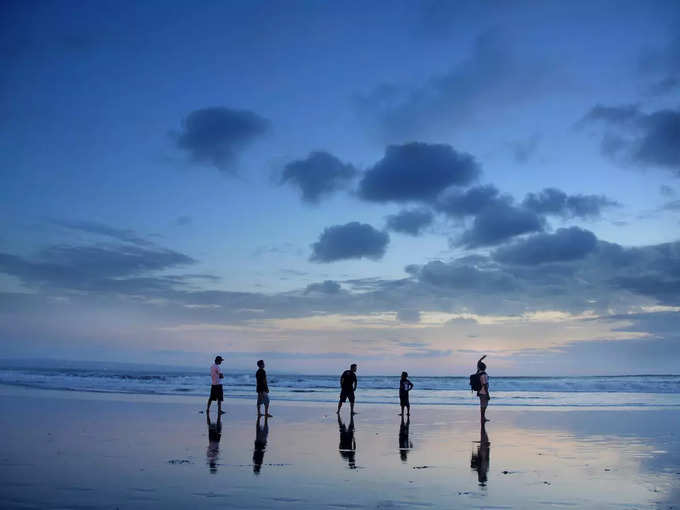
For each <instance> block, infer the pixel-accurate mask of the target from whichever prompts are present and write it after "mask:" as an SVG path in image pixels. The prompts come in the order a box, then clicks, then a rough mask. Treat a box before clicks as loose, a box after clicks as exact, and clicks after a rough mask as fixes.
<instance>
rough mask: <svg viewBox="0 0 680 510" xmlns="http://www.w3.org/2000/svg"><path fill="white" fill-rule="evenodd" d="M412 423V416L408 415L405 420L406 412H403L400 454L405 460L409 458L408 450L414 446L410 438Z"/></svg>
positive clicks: (400, 427) (400, 430)
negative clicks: (409, 432) (409, 430)
mask: <svg viewBox="0 0 680 510" xmlns="http://www.w3.org/2000/svg"><path fill="white" fill-rule="evenodd" d="M410 424H411V417H410V416H407V418H406V422H404V414H403V413H402V414H401V425H399V456H400V457H401V460H402V461H403V462H406V461H407V460H408V451H409V450H410V449H411V448H413V443H412V442H411V441H409V440H408V428H409V425H410Z"/></svg>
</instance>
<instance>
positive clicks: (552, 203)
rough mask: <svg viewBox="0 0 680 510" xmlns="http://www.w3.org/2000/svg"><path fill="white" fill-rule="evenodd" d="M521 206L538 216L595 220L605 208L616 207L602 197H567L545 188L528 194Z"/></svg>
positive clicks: (557, 191)
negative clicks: (549, 215) (551, 215)
mask: <svg viewBox="0 0 680 510" xmlns="http://www.w3.org/2000/svg"><path fill="white" fill-rule="evenodd" d="M522 205H523V206H524V207H526V208H527V209H530V210H532V211H534V212H536V213H538V214H554V215H559V216H564V217H572V218H573V217H575V218H597V217H599V216H600V214H601V213H602V209H603V208H605V207H613V206H616V205H618V203H617V202H615V201H613V200H610V199H608V198H607V197H605V196H604V195H567V194H566V193H565V192H564V191H562V190H559V189H556V188H545V189H544V190H543V191H541V192H539V193H529V194H527V196H526V197H525V198H524V200H523V201H522Z"/></svg>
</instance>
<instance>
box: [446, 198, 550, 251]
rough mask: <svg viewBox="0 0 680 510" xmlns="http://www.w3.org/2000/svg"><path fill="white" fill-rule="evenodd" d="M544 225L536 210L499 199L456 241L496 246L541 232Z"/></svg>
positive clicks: (478, 245) (468, 246) (469, 246)
mask: <svg viewBox="0 0 680 510" xmlns="http://www.w3.org/2000/svg"><path fill="white" fill-rule="evenodd" d="M544 227H545V221H544V219H543V218H542V217H541V216H539V215H538V214H536V213H535V212H534V211H532V210H530V209H527V208H524V207H518V206H515V205H512V204H511V203H508V202H502V201H497V202H495V203H493V204H491V205H487V206H486V207H485V208H484V209H482V210H481V211H480V212H479V213H478V214H477V215H476V216H475V219H474V220H473V222H472V226H471V227H470V228H469V229H467V230H466V231H464V232H463V234H462V235H461V236H460V239H458V240H457V241H456V243H457V244H460V245H462V246H465V247H466V248H478V247H481V246H494V245H497V244H500V243H503V242H505V241H507V240H508V239H511V238H513V237H515V236H518V235H522V234H528V233H531V232H540V231H542V230H543V229H544Z"/></svg>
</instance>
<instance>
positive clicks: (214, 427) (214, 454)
mask: <svg viewBox="0 0 680 510" xmlns="http://www.w3.org/2000/svg"><path fill="white" fill-rule="evenodd" d="M206 418H207V420H208V450H207V451H206V453H205V456H206V458H207V460H208V466H210V472H211V473H213V474H215V473H217V460H218V459H219V456H220V439H222V415H221V414H218V415H217V422H216V423H211V422H210V414H209V413H206Z"/></svg>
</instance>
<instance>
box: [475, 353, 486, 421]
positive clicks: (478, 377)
mask: <svg viewBox="0 0 680 510" xmlns="http://www.w3.org/2000/svg"><path fill="white" fill-rule="evenodd" d="M484 358H486V354H485V355H484V356H482V357H481V358H479V361H477V373H476V374H474V375H471V376H470V385H471V386H472V389H473V390H476V391H477V396H478V397H479V412H480V420H481V422H482V423H484V422H487V421H489V420H488V419H487V417H486V407H487V406H488V405H489V400H490V399H491V396H490V395H489V376H488V375H487V374H486V364H485V363H484V362H483V361H482V360H483V359H484ZM473 379H474V381H473ZM473 382H474V384H473Z"/></svg>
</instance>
